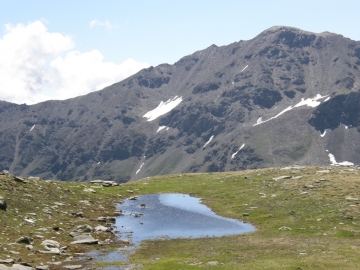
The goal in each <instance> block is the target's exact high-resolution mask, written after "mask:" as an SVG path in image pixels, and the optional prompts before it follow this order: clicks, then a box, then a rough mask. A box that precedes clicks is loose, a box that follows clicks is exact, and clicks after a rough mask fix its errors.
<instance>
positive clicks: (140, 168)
mask: <svg viewBox="0 0 360 270" xmlns="http://www.w3.org/2000/svg"><path fill="white" fill-rule="evenodd" d="M144 164H145V163H142V164H141V165H140V168H139V169H138V170H137V171H136V174H138V173H139V172H140V170H141V168H142V166H144Z"/></svg>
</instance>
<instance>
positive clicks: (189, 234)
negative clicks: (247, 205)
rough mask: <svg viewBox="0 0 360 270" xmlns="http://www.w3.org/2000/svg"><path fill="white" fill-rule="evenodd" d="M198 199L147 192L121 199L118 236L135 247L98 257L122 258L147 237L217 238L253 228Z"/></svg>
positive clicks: (109, 259) (117, 222) (245, 231)
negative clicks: (217, 211)
mask: <svg viewBox="0 0 360 270" xmlns="http://www.w3.org/2000/svg"><path fill="white" fill-rule="evenodd" d="M199 202H200V199H198V198H194V197H190V196H189V195H185V194H151V195H141V196H139V199H138V200H125V202H124V203H123V204H120V205H118V207H117V208H118V209H121V210H122V211H123V215H122V216H119V217H117V219H116V227H117V231H120V235H119V238H120V239H127V240H130V242H131V243H133V244H135V246H134V247H129V248H126V249H119V250H118V251H117V252H113V253H110V254H108V255H107V256H105V257H102V258H101V259H100V260H101V261H119V260H126V259H127V255H126V254H123V253H129V251H130V252H131V251H133V250H134V249H135V248H136V247H137V246H138V245H139V244H140V243H141V241H143V240H148V239H167V238H201V237H220V236H225V235H231V234H243V233H248V232H252V231H255V227H253V226H252V225H250V224H247V223H243V222H240V221H238V220H235V219H230V218H224V217H221V216H218V215H216V214H215V213H214V212H213V211H212V210H211V209H210V208H208V207H207V206H205V205H203V204H200V203H199ZM143 204H145V207H144V206H141V205H143ZM108 269H110V268H108Z"/></svg>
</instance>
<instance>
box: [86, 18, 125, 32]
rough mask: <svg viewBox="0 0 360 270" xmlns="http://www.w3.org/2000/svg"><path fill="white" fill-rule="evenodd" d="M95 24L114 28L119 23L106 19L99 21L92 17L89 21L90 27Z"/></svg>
mask: <svg viewBox="0 0 360 270" xmlns="http://www.w3.org/2000/svg"><path fill="white" fill-rule="evenodd" d="M95 26H103V27H105V28H106V29H107V30H110V31H111V30H114V29H116V28H118V27H119V25H117V24H113V23H110V22H109V21H108V20H105V21H103V22H102V21H99V20H98V19H93V20H92V21H91V22H90V28H91V29H92V28H94V27H95Z"/></svg>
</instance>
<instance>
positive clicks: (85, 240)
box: [71, 234, 99, 245]
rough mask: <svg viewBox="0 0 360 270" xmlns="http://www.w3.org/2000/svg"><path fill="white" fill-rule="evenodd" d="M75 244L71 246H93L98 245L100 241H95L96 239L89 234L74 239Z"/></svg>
mask: <svg viewBox="0 0 360 270" xmlns="http://www.w3.org/2000/svg"><path fill="white" fill-rule="evenodd" d="M74 240H75V241H73V242H71V244H73V245H75V244H86V245H92V244H98V243H99V241H98V240H97V239H95V238H94V237H92V236H91V235H89V234H80V235H77V236H75V237H74Z"/></svg>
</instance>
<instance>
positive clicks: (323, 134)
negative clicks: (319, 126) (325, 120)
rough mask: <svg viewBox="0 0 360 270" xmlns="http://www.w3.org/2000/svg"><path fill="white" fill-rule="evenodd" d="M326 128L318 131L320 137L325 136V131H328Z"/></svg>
mask: <svg viewBox="0 0 360 270" xmlns="http://www.w3.org/2000/svg"><path fill="white" fill-rule="evenodd" d="M328 130H329V129H325V130H324V132H323V133H321V132H320V131H319V133H320V137H325V134H326V131H328Z"/></svg>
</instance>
